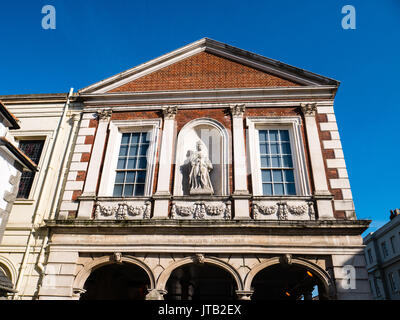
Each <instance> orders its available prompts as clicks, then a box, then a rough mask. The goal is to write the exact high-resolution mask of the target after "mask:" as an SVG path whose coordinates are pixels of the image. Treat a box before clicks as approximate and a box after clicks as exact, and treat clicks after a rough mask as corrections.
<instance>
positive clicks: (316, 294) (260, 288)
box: [251, 264, 328, 300]
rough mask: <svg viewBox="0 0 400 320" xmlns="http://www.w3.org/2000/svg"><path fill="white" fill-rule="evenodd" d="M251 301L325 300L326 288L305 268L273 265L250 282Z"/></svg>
mask: <svg viewBox="0 0 400 320" xmlns="http://www.w3.org/2000/svg"><path fill="white" fill-rule="evenodd" d="M252 288H253V290H254V293H253V295H252V297H251V300H316V299H318V300H326V299H327V297H328V296H327V292H326V287H325V286H324V284H323V283H322V281H321V280H320V279H319V278H318V277H317V276H316V275H315V273H313V272H312V270H308V269H306V268H305V267H302V266H299V265H294V264H293V265H281V264H277V265H273V266H270V267H267V268H265V269H264V270H261V271H260V272H259V273H257V275H256V276H255V277H254V279H253V282H252Z"/></svg>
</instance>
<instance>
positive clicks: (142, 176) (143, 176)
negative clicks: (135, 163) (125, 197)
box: [136, 171, 146, 183]
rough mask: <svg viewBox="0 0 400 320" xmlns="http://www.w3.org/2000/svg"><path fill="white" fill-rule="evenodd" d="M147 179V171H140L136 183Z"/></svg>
mask: <svg viewBox="0 0 400 320" xmlns="http://www.w3.org/2000/svg"><path fill="white" fill-rule="evenodd" d="M145 181H146V171H138V172H137V177H136V183H144V182H145Z"/></svg>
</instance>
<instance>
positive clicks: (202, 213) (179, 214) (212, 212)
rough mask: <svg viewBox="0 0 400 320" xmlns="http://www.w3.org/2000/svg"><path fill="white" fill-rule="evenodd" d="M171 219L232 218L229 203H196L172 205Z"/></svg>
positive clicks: (175, 203) (174, 203)
mask: <svg viewBox="0 0 400 320" xmlns="http://www.w3.org/2000/svg"><path fill="white" fill-rule="evenodd" d="M171 218H172V219H195V220H203V219H225V220H229V219H231V218H232V213H231V203H230V201H226V202H222V201H212V202H210V201H197V202H177V201H174V202H173V203H172V209H171Z"/></svg>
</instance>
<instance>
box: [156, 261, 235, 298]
mask: <svg viewBox="0 0 400 320" xmlns="http://www.w3.org/2000/svg"><path fill="white" fill-rule="evenodd" d="M166 289H167V292H168V293H167V294H166V295H165V296H164V298H165V300H196V301H201V300H203V301H204V300H216V301H217V300H220V301H221V300H235V297H236V294H235V291H236V289H237V286H236V281H235V280H234V278H233V277H232V275H231V274H230V273H229V272H228V271H226V270H224V269H222V268H220V267H217V266H214V265H212V264H207V263H204V264H188V265H184V266H182V267H180V268H177V269H175V270H174V271H173V272H172V273H171V276H170V277H169V279H168V282H167V285H166Z"/></svg>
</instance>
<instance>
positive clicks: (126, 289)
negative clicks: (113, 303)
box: [80, 263, 150, 300]
mask: <svg viewBox="0 0 400 320" xmlns="http://www.w3.org/2000/svg"><path fill="white" fill-rule="evenodd" d="M149 286H150V280H149V277H148V275H147V273H146V272H145V271H144V270H143V269H142V268H140V267H138V266H136V265H134V264H130V263H120V264H109V265H106V266H103V267H100V268H98V269H96V270H95V271H93V272H92V274H91V275H90V276H89V278H88V279H87V280H86V282H85V286H84V289H85V290H86V292H85V293H84V294H82V295H81V298H80V300H145V297H146V294H147V293H148V292H147V288H149Z"/></svg>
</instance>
